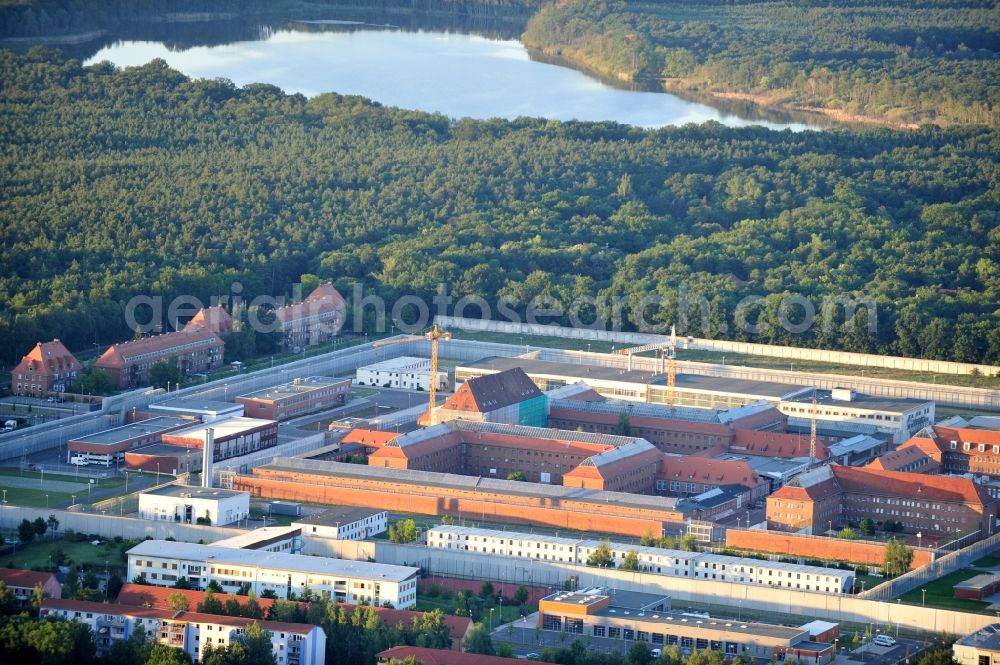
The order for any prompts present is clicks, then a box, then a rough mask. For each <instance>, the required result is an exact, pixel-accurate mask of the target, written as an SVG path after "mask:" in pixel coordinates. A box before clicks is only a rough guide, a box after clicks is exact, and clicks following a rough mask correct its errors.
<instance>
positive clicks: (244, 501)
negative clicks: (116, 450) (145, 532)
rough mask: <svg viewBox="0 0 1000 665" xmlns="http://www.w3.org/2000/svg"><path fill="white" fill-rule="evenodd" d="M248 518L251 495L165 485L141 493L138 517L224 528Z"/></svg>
mask: <svg viewBox="0 0 1000 665" xmlns="http://www.w3.org/2000/svg"><path fill="white" fill-rule="evenodd" d="M249 515H250V495H249V494H247V493H246V492H234V491H232V490H226V489H216V488H211V487H209V488H205V487H190V486H185V485H167V486H165V487H159V488H156V489H152V490H149V491H148V492H140V494H139V517H141V518H142V519H145V520H166V521H168V522H178V523H182V524H195V523H198V521H199V520H201V521H202V522H203V523H207V524H214V525H216V526H225V525H226V524H232V523H233V522H238V521H240V520H242V519H246V518H247V516H249Z"/></svg>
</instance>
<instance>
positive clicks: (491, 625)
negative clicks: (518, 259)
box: [490, 607, 495, 635]
mask: <svg viewBox="0 0 1000 665" xmlns="http://www.w3.org/2000/svg"><path fill="white" fill-rule="evenodd" d="M494 609H495V608H493V607H491V608H490V635H492V634H493V610H494Z"/></svg>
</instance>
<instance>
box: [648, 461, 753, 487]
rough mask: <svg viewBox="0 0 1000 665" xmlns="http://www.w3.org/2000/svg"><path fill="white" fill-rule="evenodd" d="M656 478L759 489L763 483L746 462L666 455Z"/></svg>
mask: <svg viewBox="0 0 1000 665" xmlns="http://www.w3.org/2000/svg"><path fill="white" fill-rule="evenodd" d="M656 477H657V478H658V479H664V480H678V481H680V482H690V483H708V484H710V485H743V486H744V487H757V485H759V484H760V483H761V479H760V476H759V475H757V473H756V472H754V470H753V469H751V468H750V465H749V464H747V463H746V462H742V461H739V460H717V459H709V458H705V457H693V456H690V455H683V456H682V455H664V456H663V458H662V459H661V460H660V466H659V468H658V469H657V471H656Z"/></svg>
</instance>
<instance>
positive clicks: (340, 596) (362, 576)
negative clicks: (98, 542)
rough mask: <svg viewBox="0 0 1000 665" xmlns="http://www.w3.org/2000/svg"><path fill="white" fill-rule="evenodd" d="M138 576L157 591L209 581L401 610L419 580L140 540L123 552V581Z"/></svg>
mask: <svg viewBox="0 0 1000 665" xmlns="http://www.w3.org/2000/svg"><path fill="white" fill-rule="evenodd" d="M139 576H141V577H143V578H144V579H145V580H146V581H147V582H148V583H149V584H154V585H156V586H174V584H176V582H177V580H178V579H179V578H181V577H185V578H187V580H188V581H189V582H190V583H191V586H192V587H194V588H196V589H204V588H205V587H206V586H208V584H209V583H210V582H212V581H213V580H214V581H215V582H217V583H218V584H220V585H221V586H222V588H223V589H224V590H225V591H229V592H235V591H236V590H238V589H239V588H240V587H241V586H242V585H244V584H249V585H250V588H251V589H253V591H254V593H256V594H257V595H258V596H259V595H262V594H263V593H264V592H265V591H268V590H270V591H273V592H274V593H275V595H277V596H278V598H288V597H290V596H292V595H295V596H297V595H299V594H301V593H302V592H303V591H304V590H305V589H306V587H308V588H309V589H311V590H312V591H313V592H314V593H318V594H320V595H322V596H327V597H329V598H330V599H331V600H334V601H336V602H341V603H351V604H353V605H358V604H361V603H367V604H369V605H382V604H384V603H391V604H392V606H393V607H396V608H399V609H405V608H407V607H410V606H412V605H413V604H414V603H415V602H416V599H417V581H418V579H419V576H420V575H419V570H418V569H417V568H412V567H410V566H392V565H388V564H382V563H369V562H366V561H349V560H345V559H329V558H326V557H316V556H305V555H302V554H283V553H277V552H262V551H260V550H245V549H230V548H228V547H216V546H214V545H195V544H192V543H181V542H175V541H169V540H145V541H143V542H141V543H139V544H138V545H136V546H135V547H133V548H132V549H130V550H129V551H128V579H130V580H132V579H135V578H136V577H139Z"/></svg>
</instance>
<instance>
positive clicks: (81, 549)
mask: <svg viewBox="0 0 1000 665" xmlns="http://www.w3.org/2000/svg"><path fill="white" fill-rule="evenodd" d="M60 546H61V547H62V550H63V553H64V554H65V555H66V558H67V561H68V562H69V563H74V564H90V565H94V566H103V565H104V562H105V561H107V562H108V564H109V565H111V566H122V565H124V562H123V561H122V559H121V547H122V544H121V543H116V542H114V541H113V540H107V541H102V543H101V544H100V545H92V544H90V543H89V542H76V541H73V542H67V541H65V540H63V539H62V538H57V539H52V538H49V537H48V535H45V536H43V537H42V538H41V539H39V540H35V541H33V542H31V543H29V544H28V545H26V546H24V547H22V546H20V545H19V546H18V547H17V551H16V552H15V553H13V554H9V555H7V556H5V557H4V558H3V559H2V562H3V565H4V566H9V567H11V568H22V569H26V570H27V569H31V568H49V567H51V566H52V565H53V564H52V560H51V555H52V554H53V553H54V552H55V551H56V549H57V548H58V547H60Z"/></svg>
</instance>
